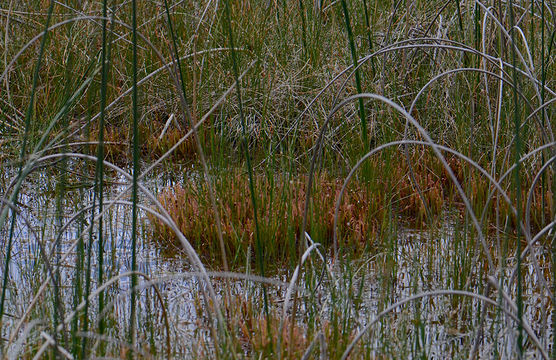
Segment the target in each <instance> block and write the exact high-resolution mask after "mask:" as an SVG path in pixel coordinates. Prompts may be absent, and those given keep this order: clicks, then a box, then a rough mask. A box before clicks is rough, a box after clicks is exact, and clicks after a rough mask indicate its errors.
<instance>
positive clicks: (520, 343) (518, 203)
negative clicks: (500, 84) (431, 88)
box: [509, 0, 524, 359]
mask: <svg viewBox="0 0 556 360" xmlns="http://www.w3.org/2000/svg"><path fill="white" fill-rule="evenodd" d="M509 7H510V8H509V10H510V35H511V42H512V43H511V53H512V65H513V69H512V70H513V71H512V77H513V83H514V86H513V88H512V89H513V103H514V114H513V115H514V116H513V117H514V131H515V142H514V144H515V145H514V149H515V155H514V156H515V162H516V166H515V170H514V187H515V196H516V208H517V217H516V224H517V225H516V232H517V234H516V235H517V236H516V241H517V250H516V254H517V300H516V302H517V317H518V320H519V322H518V337H517V350H518V357H519V358H520V359H521V358H522V357H523V345H524V344H523V285H522V276H521V256H519V254H521V230H520V227H519V223H520V222H521V179H520V174H519V173H520V170H521V163H520V161H519V159H520V158H521V134H520V128H521V118H520V113H519V106H520V104H519V98H518V91H519V78H518V76H517V68H516V67H517V60H516V41H515V29H514V26H515V25H514V24H515V22H514V10H513V0H510V3H509Z"/></svg>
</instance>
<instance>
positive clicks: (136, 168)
mask: <svg viewBox="0 0 556 360" xmlns="http://www.w3.org/2000/svg"><path fill="white" fill-rule="evenodd" d="M131 4H132V15H131V23H132V24H131V26H132V43H133V65H132V73H133V75H132V81H133V82H132V84H133V85H132V86H133V91H132V114H133V143H132V147H133V186H132V190H131V201H132V203H133V206H132V219H131V271H133V274H132V275H131V304H130V307H131V311H130V319H129V321H130V331H129V336H130V340H131V344H133V345H135V342H136V319H135V318H136V316H137V308H136V306H137V304H136V302H137V300H136V297H137V294H136V292H135V287H136V286H137V274H136V271H137V189H138V186H137V182H138V178H139V127H138V124H139V112H138V96H137V95H138V94H137V1H136V0H132V2H131ZM131 354H132V353H131V352H130V353H129V356H130V358H131V356H132V355H131Z"/></svg>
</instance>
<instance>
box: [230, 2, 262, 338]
mask: <svg viewBox="0 0 556 360" xmlns="http://www.w3.org/2000/svg"><path fill="white" fill-rule="evenodd" d="M224 12H225V26H226V27H227V31H228V41H229V43H230V49H231V50H230V53H231V57H232V67H233V72H234V80H235V81H236V95H237V101H238V106H239V117H240V120H241V129H242V132H243V149H244V152H245V159H246V165H247V174H248V176H249V191H250V194H251V202H252V203H253V220H254V222H255V239H256V240H255V244H256V251H257V260H258V263H259V264H258V265H259V271H260V272H261V276H263V277H264V276H265V267H264V254H265V251H264V245H263V243H262V241H261V236H260V231H259V219H258V215H257V212H258V210H257V200H256V198H255V179H254V176H253V166H252V164H251V156H250V155H249V136H248V134H247V125H246V122H245V115H244V113H243V101H242V99H241V84H240V82H239V69H238V64H237V54H236V51H235V45H234V35H233V31H232V17H231V10H230V1H229V0H225V1H224ZM262 288H263V297H264V310H265V315H266V317H267V319H270V317H269V316H270V311H269V304H268V294H267V290H266V286H265V285H262ZM271 330H272V329H271V327H270V321H267V334H268V335H269V338H270V339H272V332H271Z"/></svg>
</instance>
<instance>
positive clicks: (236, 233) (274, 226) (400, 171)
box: [149, 153, 449, 261]
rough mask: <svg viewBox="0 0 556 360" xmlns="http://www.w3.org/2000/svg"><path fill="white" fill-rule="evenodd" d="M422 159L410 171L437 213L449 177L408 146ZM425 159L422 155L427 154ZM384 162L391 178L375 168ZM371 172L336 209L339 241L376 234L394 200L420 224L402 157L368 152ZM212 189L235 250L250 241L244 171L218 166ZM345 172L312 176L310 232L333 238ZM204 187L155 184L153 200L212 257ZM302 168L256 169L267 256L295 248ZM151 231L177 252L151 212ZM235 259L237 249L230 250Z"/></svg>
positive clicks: (363, 240)
mask: <svg viewBox="0 0 556 360" xmlns="http://www.w3.org/2000/svg"><path fill="white" fill-rule="evenodd" d="M417 158H419V159H421V160H420V162H419V165H418V166H416V167H415V169H414V170H415V171H416V172H418V174H419V175H420V176H419V177H418V178H419V182H420V185H421V187H422V188H423V189H424V194H425V201H426V202H427V205H428V206H429V207H430V208H431V209H432V210H433V213H434V214H435V215H436V216H438V215H440V214H441V212H442V209H443V206H444V202H445V201H446V200H447V196H446V195H445V193H447V191H446V190H447V188H448V184H449V181H447V178H446V176H445V175H444V176H436V175H434V171H433V170H432V169H431V167H432V166H434V161H433V159H432V158H431V157H426V156H423V154H421V153H418V154H414V156H413V159H417ZM425 159H428V160H425ZM385 168H388V169H389V171H391V173H390V175H391V176H392V177H395V178H396V181H395V182H391V178H390V177H388V178H384V177H382V176H379V174H382V173H383V172H384V169H385ZM369 169H370V170H371V171H372V173H374V174H376V175H377V176H376V177H375V178H374V179H373V180H372V181H355V182H354V183H353V184H350V186H349V188H348V191H347V194H346V195H345V196H344V198H343V200H342V203H341V205H340V210H339V219H338V226H339V230H340V232H341V233H342V243H343V245H344V246H346V247H351V248H352V249H358V250H361V249H363V248H365V247H367V246H369V245H370V244H372V242H373V241H374V239H375V238H376V236H377V234H379V233H380V231H381V225H382V224H381V221H382V219H383V218H384V217H385V215H386V213H387V212H388V211H389V209H391V208H392V207H394V208H395V209H396V212H397V213H398V214H400V215H402V220H403V221H405V222H406V223H407V224H413V225H414V226H423V225H424V224H426V222H427V221H429V220H430V219H427V217H426V215H427V214H426V211H425V206H424V204H423V203H422V201H421V199H420V198H419V196H418V195H417V194H416V193H415V192H414V191H413V187H412V184H411V182H410V179H409V176H408V175H407V165H406V164H405V162H404V161H401V162H400V163H399V164H397V165H396V166H394V167H392V166H385V165H384V163H383V159H374V160H373V161H372V162H371V163H370V166H369ZM214 176H215V178H216V179H217V180H216V189H217V192H218V198H219V200H220V209H219V210H220V211H221V213H222V229H223V235H224V237H225V241H226V244H227V251H229V252H230V253H232V254H241V253H242V252H245V251H246V249H248V248H251V249H252V248H253V245H254V232H255V228H254V220H253V211H254V210H253V207H252V204H251V202H250V201H247V199H248V196H249V186H248V182H247V181H246V176H245V174H243V173H242V172H240V171H238V170H237V169H232V170H228V171H224V172H217V173H216V174H215V175H214ZM342 185H343V179H342V178H339V177H335V176H333V175H331V174H329V173H326V172H323V173H322V174H321V175H319V176H318V177H317V178H316V180H315V182H314V190H313V191H312V198H311V200H310V203H311V214H310V221H309V223H310V229H309V230H310V233H311V234H313V240H315V241H318V242H320V243H322V244H323V245H328V244H330V243H331V238H332V233H333V226H334V212H335V205H336V201H337V199H338V197H339V193H340V189H341V187H342ZM206 191H207V189H206V187H204V186H203V184H198V183H195V182H189V183H187V184H184V185H181V184H175V185H172V186H170V187H167V188H165V189H163V190H162V191H161V193H160V194H159V196H158V200H159V201H160V203H161V204H162V205H163V206H164V208H165V209H166V210H167V211H168V213H169V214H170V215H171V216H172V218H173V219H174V221H175V222H176V224H178V226H179V227H180V230H181V231H182V233H183V234H184V235H185V236H186V238H188V239H190V240H191V241H192V242H193V243H194V244H196V248H197V249H199V251H201V253H202V254H203V255H204V256H205V258H206V259H210V260H216V258H215V257H214V254H216V252H215V250H217V248H216V246H217V234H216V230H215V226H214V224H213V219H212V218H211V217H210V216H207V214H210V212H211V209H210V204H209V202H208V200H207V194H206ZM305 191H306V176H305V175H297V176H295V175H293V174H268V173H267V174H260V173H259V174H258V175H257V176H256V185H255V194H256V197H257V201H258V202H259V203H260V204H261V205H260V207H261V209H260V218H261V224H262V229H261V233H262V234H263V236H264V238H265V242H266V244H267V253H266V254H265V256H267V257H268V259H272V260H276V259H279V260H282V261H283V260H285V259H289V258H291V257H292V255H294V254H296V249H297V246H293V245H295V244H297V237H298V234H299V231H300V226H301V221H302V217H303V209H304V204H305V201H306V194H305ZM149 218H150V222H151V224H152V226H153V231H154V238H155V239H156V241H157V242H158V243H159V244H161V245H163V248H165V249H166V250H167V253H168V254H172V253H175V252H176V251H177V250H178V248H179V246H178V244H179V242H177V241H176V236H175V234H174V232H173V231H172V230H171V229H170V228H169V227H168V226H166V225H164V224H163V223H162V222H161V221H160V220H158V219H156V218H155V217H153V216H150V217H149ZM236 257H239V258H240V259H243V258H244V257H243V256H239V255H236Z"/></svg>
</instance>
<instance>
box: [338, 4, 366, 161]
mask: <svg viewBox="0 0 556 360" xmlns="http://www.w3.org/2000/svg"><path fill="white" fill-rule="evenodd" d="M341 3H342V9H343V11H344V20H345V24H346V31H347V35H348V42H349V49H350V51H351V59H352V61H353V67H354V69H355V86H356V88H357V93H358V94H361V93H363V87H362V86H361V74H360V72H359V67H358V66H357V63H358V59H357V51H356V49H355V41H354V39H353V31H352V29H351V21H350V18H349V11H348V7H347V3H346V0H342V1H341ZM358 102H359V118H360V119H361V136H362V140H363V148H364V149H365V151H366V150H367V149H368V148H369V138H368V135H367V115H366V114H365V104H364V103H363V98H359V100H358Z"/></svg>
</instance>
